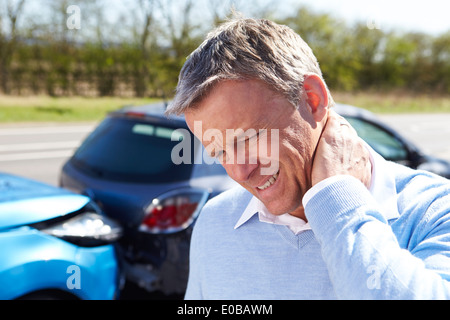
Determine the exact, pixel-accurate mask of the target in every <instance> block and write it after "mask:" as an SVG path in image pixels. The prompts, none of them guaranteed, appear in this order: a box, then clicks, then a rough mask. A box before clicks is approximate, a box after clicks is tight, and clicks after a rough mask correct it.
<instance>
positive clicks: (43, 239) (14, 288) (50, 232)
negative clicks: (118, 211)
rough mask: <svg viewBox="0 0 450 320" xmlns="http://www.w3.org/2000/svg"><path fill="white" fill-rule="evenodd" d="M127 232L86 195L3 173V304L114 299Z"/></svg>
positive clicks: (0, 182)
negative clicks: (119, 242) (119, 244)
mask: <svg viewBox="0 0 450 320" xmlns="http://www.w3.org/2000/svg"><path fill="white" fill-rule="evenodd" d="M121 234H122V228H121V227H120V226H119V225H118V224H116V223H115V222H114V221H112V220H111V219H108V218H107V217H105V216H104V215H103V214H102V212H101V210H100V209H99V208H98V206H97V205H96V204H95V203H93V202H92V201H90V199H89V198H88V197H86V196H82V195H78V194H74V193H72V192H69V191H67V190H63V189H61V188H56V187H53V186H49V185H46V184H42V183H39V182H36V181H32V180H28V179H25V178H22V177H18V176H14V175H10V174H6V173H0V248H1V250H0V299H2V300H6V299H101V300H106V299H113V298H117V294H118V293H119V292H120V291H119V289H120V288H119V286H120V285H119V284H120V282H121V273H120V270H119V267H118V262H117V261H118V257H117V253H116V249H115V246H114V244H113V243H114V242H116V241H117V240H118V238H119V237H120V236H121Z"/></svg>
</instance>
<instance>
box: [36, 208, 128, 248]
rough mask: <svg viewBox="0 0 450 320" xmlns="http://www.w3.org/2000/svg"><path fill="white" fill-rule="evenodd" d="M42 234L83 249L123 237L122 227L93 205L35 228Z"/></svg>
mask: <svg viewBox="0 0 450 320" xmlns="http://www.w3.org/2000/svg"><path fill="white" fill-rule="evenodd" d="M34 227H35V228H37V229H39V230H40V231H41V232H44V233H46V234H49V235H52V236H54V237H58V238H61V239H64V240H66V241H68V242H71V243H73V244H76V245H79V246H83V247H94V246H100V245H105V244H109V243H112V242H114V241H116V240H118V239H119V238H120V237H121V236H122V227H121V226H120V225H119V224H117V223H116V222H114V221H113V220H111V219H109V218H107V217H105V216H103V215H101V214H99V213H98V211H97V210H96V209H95V207H94V206H93V205H92V204H88V205H87V206H86V207H85V208H84V209H82V210H81V212H77V213H75V214H74V215H70V217H68V218H66V219H64V217H63V218H62V220H60V219H56V220H50V221H47V222H45V223H40V224H37V225H35V226H34Z"/></svg>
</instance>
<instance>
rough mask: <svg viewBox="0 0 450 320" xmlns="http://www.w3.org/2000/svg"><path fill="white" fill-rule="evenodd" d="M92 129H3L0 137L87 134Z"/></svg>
mask: <svg viewBox="0 0 450 320" xmlns="http://www.w3.org/2000/svg"><path fill="white" fill-rule="evenodd" d="M93 129H94V126H92V125H85V126H67V127H62V126H61V127H27V128H3V129H0V136H22V135H36V134H60V133H89V132H91V131H92V130H93Z"/></svg>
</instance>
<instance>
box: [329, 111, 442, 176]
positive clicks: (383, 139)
mask: <svg viewBox="0 0 450 320" xmlns="http://www.w3.org/2000/svg"><path fill="white" fill-rule="evenodd" d="M335 110H336V112H338V113H339V114H340V115H342V116H343V117H345V118H346V119H347V120H348V121H349V122H350V124H351V125H352V126H353V128H355V130H356V131H357V132H358V135H359V136H360V137H361V138H362V139H364V140H365V141H366V142H367V143H368V144H369V145H370V146H371V147H372V148H373V149H374V150H375V151H376V152H378V153H379V154H380V155H382V156H383V157H384V158H385V159H387V160H390V161H394V162H398V163H401V164H404V165H406V166H408V167H411V168H413V169H420V170H427V171H430V172H433V173H436V174H438V175H441V176H443V177H446V178H450V162H448V161H446V160H443V159H438V158H436V157H433V156H431V155H427V154H425V153H424V152H422V151H421V150H420V149H419V148H418V147H417V146H415V145H414V144H413V143H412V142H411V141H408V140H407V139H406V138H404V137H402V136H401V135H400V134H399V133H398V132H396V131H395V130H394V129H393V128H391V127H389V126H388V125H386V124H385V123H383V122H382V121H380V120H379V119H378V118H377V117H376V116H375V115H374V114H373V113H371V112H369V111H367V110H365V109H361V108H357V107H354V106H350V105H344V104H336V107H335Z"/></svg>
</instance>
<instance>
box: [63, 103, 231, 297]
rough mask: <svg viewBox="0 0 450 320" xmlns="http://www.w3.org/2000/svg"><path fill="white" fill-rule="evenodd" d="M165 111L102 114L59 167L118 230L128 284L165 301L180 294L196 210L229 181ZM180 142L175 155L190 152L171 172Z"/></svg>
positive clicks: (152, 108) (156, 108) (183, 126)
mask: <svg viewBox="0 0 450 320" xmlns="http://www.w3.org/2000/svg"><path fill="white" fill-rule="evenodd" d="M164 110H165V105H164V104H163V103H161V104H156V105H150V106H145V107H126V108H123V109H121V110H118V111H117V112H112V113H111V114H109V115H108V116H107V117H106V119H105V120H104V121H103V122H102V123H100V125H99V126H98V127H97V128H96V129H95V130H94V131H93V132H92V133H91V134H90V135H89V136H88V137H87V139H86V140H85V141H84V142H83V143H82V145H81V146H80V147H79V149H78V150H77V151H76V152H75V154H74V155H73V157H72V158H71V159H70V160H69V161H68V162H67V163H66V164H65V165H64V167H63V169H62V174H61V177H60V185H61V186H62V187H65V188H68V189H71V190H74V191H76V192H78V193H82V194H85V195H88V196H89V197H91V198H92V199H94V201H95V202H96V203H97V204H98V205H99V206H100V207H101V208H102V209H103V211H104V212H105V213H106V214H107V215H108V216H109V217H111V218H113V219H114V220H116V221H119V222H120V223H121V224H122V226H123V228H124V236H123V237H122V240H121V242H120V245H121V247H122V249H123V255H124V257H125V258H124V259H125V262H124V266H125V272H126V276H127V279H128V280H129V281H131V282H132V283H134V284H136V285H138V286H139V287H142V288H145V289H146V290H148V291H151V292H152V291H160V292H163V293H164V294H167V295H169V294H183V293H184V291H185V288H186V284H187V275H188V257H189V242H190V235H191V231H192V225H193V222H194V221H195V218H196V216H197V214H198V212H199V210H200V208H201V207H202V206H203V204H204V203H205V202H206V201H207V200H208V199H209V198H211V197H214V196H215V195H217V194H219V193H221V192H222V191H224V190H226V189H228V188H230V187H231V186H233V185H235V182H234V181H233V180H231V179H230V178H229V177H228V176H227V174H226V172H225V170H224V169H223V167H222V166H221V165H220V164H218V163H217V164H212V165H211V164H208V163H207V162H209V163H210V162H211V161H204V159H205V157H207V156H206V154H204V153H203V150H204V149H203V148H202V147H201V144H200V143H199V142H198V140H196V139H194V136H193V135H192V134H191V133H190V131H189V130H188V128H187V125H186V123H185V121H184V118H182V117H171V118H169V119H168V118H166V117H165V116H164V115H163V112H164ZM180 141H184V142H186V143H187V144H188V145H190V146H191V148H190V149H189V148H186V150H184V151H181V152H187V151H189V150H191V151H192V152H191V154H183V155H182V156H183V158H184V159H186V157H187V158H188V160H189V161H184V162H185V163H182V164H179V165H177V164H175V163H174V161H173V160H172V156H173V154H172V152H173V150H174V147H176V146H177V145H179V144H180ZM199 159H200V160H199ZM175 162H177V161H175Z"/></svg>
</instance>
